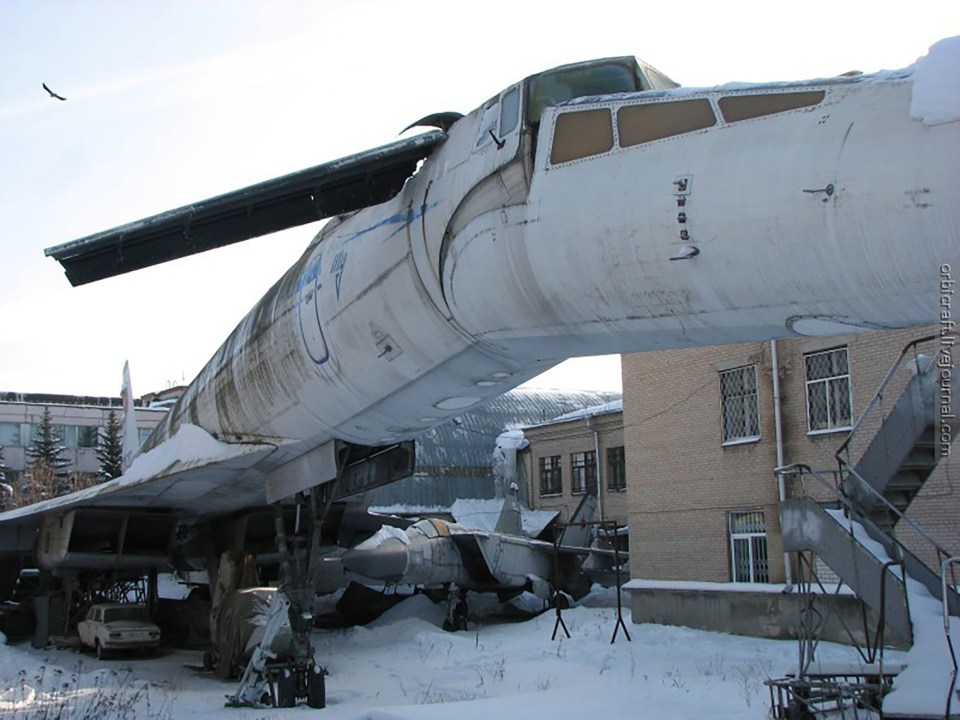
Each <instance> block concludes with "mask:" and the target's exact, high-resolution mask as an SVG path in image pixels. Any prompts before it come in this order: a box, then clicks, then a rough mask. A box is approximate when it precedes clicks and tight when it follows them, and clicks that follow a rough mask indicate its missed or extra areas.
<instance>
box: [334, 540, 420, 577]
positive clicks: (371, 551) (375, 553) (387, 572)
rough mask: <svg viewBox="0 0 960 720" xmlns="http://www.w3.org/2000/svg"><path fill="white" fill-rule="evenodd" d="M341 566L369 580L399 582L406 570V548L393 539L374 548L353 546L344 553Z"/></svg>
mask: <svg viewBox="0 0 960 720" xmlns="http://www.w3.org/2000/svg"><path fill="white" fill-rule="evenodd" d="M343 567H344V568H345V569H346V570H349V571H350V572H352V573H357V574H358V575H363V576H364V577H367V578H370V579H371V580H382V581H384V582H399V581H400V580H402V579H403V575H404V573H405V572H406V571H407V548H406V547H405V546H404V544H403V543H401V542H400V541H398V540H393V539H390V540H386V541H385V542H383V543H382V544H381V545H379V546H378V547H375V548H363V549H356V548H355V549H353V550H349V551H347V552H346V553H345V554H344V556H343Z"/></svg>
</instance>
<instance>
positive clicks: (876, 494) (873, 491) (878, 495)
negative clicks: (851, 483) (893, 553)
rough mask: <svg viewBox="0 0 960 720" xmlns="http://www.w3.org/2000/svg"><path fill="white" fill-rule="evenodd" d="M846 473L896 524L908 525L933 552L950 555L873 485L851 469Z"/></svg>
mask: <svg viewBox="0 0 960 720" xmlns="http://www.w3.org/2000/svg"><path fill="white" fill-rule="evenodd" d="M847 471H848V472H849V473H850V475H851V476H853V477H855V478H856V479H857V480H858V481H859V482H860V484H861V485H862V486H863V487H864V488H866V490H867V492H869V493H870V494H871V495H873V496H874V498H876V499H877V500H879V501H880V503H881V504H883V506H884V507H886V508H887V510H889V511H890V512H892V513H893V514H894V515H895V516H896V517H897V522H899V521H903V522H906V523H907V525H909V526H910V527H911V528H912V529H913V530H914V532H916V533H917V535H919V536H920V537H921V538H923V539H924V540H926V541H927V543H928V544H929V545H930V546H931V547H932V548H933V549H934V550H936V551H937V552H938V553H940V554H941V555H942V556H944V557H948V556H949V555H950V553H949V551H947V550H946V549H945V548H944V547H943V546H942V545H940V543H938V542H937V541H936V540H934V539H933V538H932V537H930V535H929V534H928V533H927V532H926V530H924V529H923V528H922V527H920V525H919V524H918V523H917V521H916V520H914V519H913V518H910V517H908V516H907V515H904V514H903V513H902V512H901V511H900V510H899V509H898V508H897V507H896V506H895V505H894V504H893V503H891V502H890V501H889V500H888V499H887V498H886V497H885V496H884V495H883V494H882V493H880V492H879V491H878V490H877V489H876V488H875V487H873V485H871V484H870V483H868V482H867V481H866V480H865V479H864V478H863V477H862V476H861V475H860V473H858V472H857V471H856V470H854V469H853V468H851V467H848V468H847ZM851 507H853V508H854V510H855V511H856V513H857V514H858V515H860V516H861V517H863V516H864V513H863V512H862V511H860V510H858V509H857V508H856V506H855V505H853V504H852V503H851ZM893 524H894V525H896V524H897V523H896V522H894V523H893ZM888 534H889V533H888ZM889 535H890V537H891V538H892V539H893V540H894V541H895V542H897V543H898V544H899V540H897V538H896V537H894V536H893V535H892V534H889Z"/></svg>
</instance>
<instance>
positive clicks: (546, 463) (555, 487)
mask: <svg viewBox="0 0 960 720" xmlns="http://www.w3.org/2000/svg"><path fill="white" fill-rule="evenodd" d="M562 492H563V484H562V471H561V469H560V456H559V455H548V456H547V457H542V458H540V494H541V495H560V494H561V493H562Z"/></svg>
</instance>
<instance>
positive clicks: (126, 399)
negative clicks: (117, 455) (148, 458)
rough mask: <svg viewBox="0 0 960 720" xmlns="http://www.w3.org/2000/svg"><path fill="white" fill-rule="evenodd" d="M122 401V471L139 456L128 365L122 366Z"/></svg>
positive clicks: (138, 437)
mask: <svg viewBox="0 0 960 720" xmlns="http://www.w3.org/2000/svg"><path fill="white" fill-rule="evenodd" d="M120 397H121V399H122V400H123V471H124V472H126V471H127V468H128V467H130V463H132V462H133V460H134V458H135V457H137V455H139V454H140V432H139V431H138V430H137V412H136V410H134V408H133V389H132V387H131V385H130V363H129V362H125V363H124V364H123V387H121V389H120Z"/></svg>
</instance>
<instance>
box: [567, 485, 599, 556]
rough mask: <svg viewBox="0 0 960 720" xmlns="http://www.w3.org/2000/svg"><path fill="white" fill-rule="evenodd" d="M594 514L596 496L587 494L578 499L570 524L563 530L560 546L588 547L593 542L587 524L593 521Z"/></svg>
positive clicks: (595, 512)
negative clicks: (578, 502)
mask: <svg viewBox="0 0 960 720" xmlns="http://www.w3.org/2000/svg"><path fill="white" fill-rule="evenodd" d="M596 514H597V496H596V495H594V494H593V493H587V494H586V495H584V496H583V497H582V498H581V499H580V504H579V505H577V509H576V510H575V511H574V513H573V515H571V516H570V524H569V525H567V527H566V528H565V529H564V531H563V536H562V537H561V539H560V544H561V545H567V546H569V547H590V543H591V541H592V540H593V527H592V526H591V525H588V524H587V523H590V522H592V521H593V520H595V519H596Z"/></svg>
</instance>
